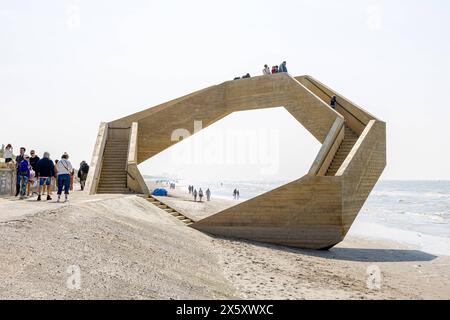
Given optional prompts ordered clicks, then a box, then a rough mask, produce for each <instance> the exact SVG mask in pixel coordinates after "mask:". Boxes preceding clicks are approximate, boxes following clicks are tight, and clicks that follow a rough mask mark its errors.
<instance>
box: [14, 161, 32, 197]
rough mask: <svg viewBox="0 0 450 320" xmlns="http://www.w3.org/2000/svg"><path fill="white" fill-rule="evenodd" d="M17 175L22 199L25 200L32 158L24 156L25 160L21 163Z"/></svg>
mask: <svg viewBox="0 0 450 320" xmlns="http://www.w3.org/2000/svg"><path fill="white" fill-rule="evenodd" d="M17 174H18V175H19V179H20V180H19V181H20V199H23V198H24V197H25V195H26V193H27V185H28V179H29V178H30V156H28V155H25V156H24V159H23V160H22V161H21V162H20V163H19V167H18V170H17Z"/></svg>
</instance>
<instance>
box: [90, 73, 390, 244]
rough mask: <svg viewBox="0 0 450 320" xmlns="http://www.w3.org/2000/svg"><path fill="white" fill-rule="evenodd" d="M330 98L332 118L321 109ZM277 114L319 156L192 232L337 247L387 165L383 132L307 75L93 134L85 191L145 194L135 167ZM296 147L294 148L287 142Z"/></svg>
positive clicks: (196, 97)
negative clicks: (301, 131) (200, 131)
mask: <svg viewBox="0 0 450 320" xmlns="http://www.w3.org/2000/svg"><path fill="white" fill-rule="evenodd" d="M333 95H336V96H337V100H338V105H337V107H336V110H333V109H331V108H330V107H329V105H328V103H329V101H330V99H331V97H332V96H333ZM280 106H283V107H284V108H286V109H287V111H289V112H290V113H291V114H292V115H293V116H294V117H295V118H296V119H297V120H298V121H299V123H300V124H302V125H303V126H304V127H305V128H306V129H307V130H308V131H309V132H310V133H311V134H312V135H313V136H314V137H315V138H316V139H317V140H318V141H320V143H322V148H321V149H320V151H319V154H318V155H317V157H316V159H315V160H314V162H313V164H312V166H311V169H310V170H309V172H308V173H307V174H306V175H305V176H304V177H302V178H301V179H299V180H297V181H294V182H291V183H289V184H287V185H285V186H282V187H280V188H278V189H275V190H273V191H270V192H268V193H266V194H263V195H260V196H258V197H256V198H254V199H251V200H249V201H246V202H243V203H240V204H238V205H236V206H234V207H232V208H229V209H227V210H224V211H222V212H219V213H217V214H215V215H213V216H210V217H208V218H206V219H203V220H200V221H197V222H195V223H194V224H192V225H191V226H192V227H193V228H196V229H198V230H202V231H205V232H209V233H213V234H217V235H225V236H233V237H239V238H246V239H252V240H257V241H264V242H270V243H276V244H283V245H289V246H296V247H302V248H314V249H326V248H330V247H333V246H334V245H336V244H337V243H339V242H340V241H342V240H343V238H344V237H345V235H346V234H347V232H348V230H349V229H350V226H351V225H352V223H353V221H354V219H355V218H356V215H357V214H358V212H359V211H360V209H361V207H362V206H363V204H364V202H365V200H366V199H367V197H368V195H369V193H370V191H371V190H372V188H373V187H374V185H375V183H376V182H377V180H378V179H379V177H380V175H381V173H382V171H383V169H384V167H385V165H386V125H385V123H384V122H382V121H380V120H378V119H377V118H375V117H374V116H372V115H371V114H369V113H368V112H366V111H365V110H363V109H362V108H360V107H358V106H357V105H355V104H354V103H352V102H350V101H349V100H347V99H346V98H344V97H343V96H341V95H339V94H338V93H336V92H334V91H333V90H331V89H330V88H328V87H327V86H325V85H323V84H322V83H320V82H319V81H317V80H315V79H313V78H312V77H310V76H302V77H296V78H294V77H291V76H290V75H289V74H286V73H282V74H275V75H270V76H260V77H254V78H250V79H242V80H236V81H228V82H225V83H222V84H220V85H216V86H213V87H210V88H207V89H204V90H201V91H198V92H195V93H192V94H190V95H187V96H184V97H181V98H179V99H176V100H172V101H169V102H167V103H164V104H161V105H159V106H156V107H153V108H150V109H147V110H144V111H142V112H138V113H135V114H132V115H130V116H127V117H125V118H122V119H118V120H116V121H112V122H110V123H102V124H101V126H100V130H99V134H98V137H97V143H96V147H95V150H94V154H93V160H92V163H91V170H90V174H89V177H88V182H87V188H88V190H89V192H90V193H91V194H94V193H97V192H98V193H116V192H120V193H121V192H137V193H148V192H149V191H148V189H147V186H146V185H145V183H144V179H143V178H142V176H141V174H140V172H139V170H138V168H137V165H138V164H139V163H141V162H143V161H145V160H147V159H149V158H151V157H153V156H154V155H156V154H158V153H159V152H161V151H163V150H164V149H166V148H168V147H170V146H171V145H173V144H175V143H177V141H173V139H171V133H172V132H174V131H175V130H177V129H180V128H185V129H188V130H189V131H191V132H193V124H194V121H195V120H202V121H203V128H205V127H207V126H209V125H210V124H212V123H214V122H216V121H218V120H220V119H222V118H223V117H225V116H227V115H228V114H231V113H233V112H236V111H242V110H251V109H263V108H272V107H280ZM293 143H295V141H293Z"/></svg>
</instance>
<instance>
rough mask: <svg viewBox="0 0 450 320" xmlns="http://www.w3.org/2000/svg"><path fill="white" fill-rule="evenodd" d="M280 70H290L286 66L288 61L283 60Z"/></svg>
mask: <svg viewBox="0 0 450 320" xmlns="http://www.w3.org/2000/svg"><path fill="white" fill-rule="evenodd" d="M278 72H286V73H287V72H288V70H287V67H286V61H283V62H282V63H281V65H280V68H279V70H278Z"/></svg>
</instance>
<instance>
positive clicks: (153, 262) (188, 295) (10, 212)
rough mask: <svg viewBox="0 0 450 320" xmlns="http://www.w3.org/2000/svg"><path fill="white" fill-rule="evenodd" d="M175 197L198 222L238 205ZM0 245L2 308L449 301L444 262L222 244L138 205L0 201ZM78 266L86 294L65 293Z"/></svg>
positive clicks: (87, 199) (124, 201) (397, 249)
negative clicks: (115, 302)
mask: <svg viewBox="0 0 450 320" xmlns="http://www.w3.org/2000/svg"><path fill="white" fill-rule="evenodd" d="M171 195H174V197H164V199H162V200H163V201H164V202H165V203H167V204H170V205H171V206H173V207H174V208H176V209H177V210H180V211H181V212H183V213H184V214H186V215H188V216H190V217H192V218H195V219H200V218H202V217H205V216H207V215H209V214H211V213H214V212H218V211H220V210H221V209H223V208H226V207H229V206H232V205H235V204H236V202H234V201H228V200H221V199H214V198H213V200H212V201H211V202H203V203H194V202H192V201H190V199H189V195H187V194H186V193H185V192H182V191H179V190H178V191H177V190H176V191H172V190H171ZM0 243H1V245H0V298H2V299H17V298H20V299H233V298H238V299H431V298H437V299H449V298H450V285H449V283H450V258H449V257H446V256H433V255H430V254H427V253H424V252H420V251H417V250H414V249H413V248H409V247H406V246H405V245H403V244H400V243H397V242H388V241H380V240H376V239H368V238H361V237H352V236H349V237H347V238H346V239H345V241H344V242H342V243H341V244H339V245H338V246H337V247H335V248H333V249H332V250H331V251H312V250H300V249H293V248H288V247H282V246H274V245H268V244H262V243H257V242H252V241H243V240H238V239H224V238H217V237H214V236H212V235H208V234H204V233H201V232H199V231H196V230H194V229H192V228H189V227H187V226H186V225H184V224H183V223H181V222H180V221H178V220H177V219H176V218H174V217H172V216H170V215H169V214H167V213H166V212H165V211H164V210H161V209H159V208H157V207H155V206H154V205H152V204H150V203H149V202H147V201H146V200H145V199H143V198H141V197H139V196H135V195H128V196H127V195H96V196H87V195H86V194H84V193H82V192H74V193H73V194H72V195H71V201H70V202H69V203H66V204H58V203H56V202H55V201H54V200H53V201H50V202H46V201H42V202H40V203H36V202H35V201H34V199H30V200H24V201H19V200H16V199H15V198H6V199H0ZM71 266H76V267H79V270H80V276H81V277H80V279H81V283H80V287H79V289H74V288H73V287H71V286H70V285H69V286H68V285H67V281H68V279H71V274H70V273H69V271H71V270H73V267H71ZM71 268H72V269H71ZM368 268H369V270H372V269H374V268H375V270H376V268H378V269H379V270H380V272H381V280H380V282H379V284H380V288H379V289H377V288H373V287H370V288H369V287H368V286H367V279H368V278H369V274H368V273H367V271H368ZM371 288H372V289H371Z"/></svg>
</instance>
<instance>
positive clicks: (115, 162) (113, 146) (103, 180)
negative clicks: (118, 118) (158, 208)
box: [97, 129, 130, 193]
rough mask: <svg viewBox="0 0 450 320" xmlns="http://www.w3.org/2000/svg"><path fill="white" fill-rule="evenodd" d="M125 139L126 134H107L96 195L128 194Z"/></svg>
mask: <svg viewBox="0 0 450 320" xmlns="http://www.w3.org/2000/svg"><path fill="white" fill-rule="evenodd" d="M110 130H111V129H110ZM116 130H117V129H116ZM122 130H123V129H122ZM127 137H128V136H127V132H125V134H123V133H122V134H120V135H119V134H111V133H110V134H109V137H108V140H107V141H106V145H105V151H104V153H103V164H102V170H101V174H100V181H99V184H98V189H97V193H130V190H129V189H128V188H127V172H126V165H127V158H128V139H127Z"/></svg>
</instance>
